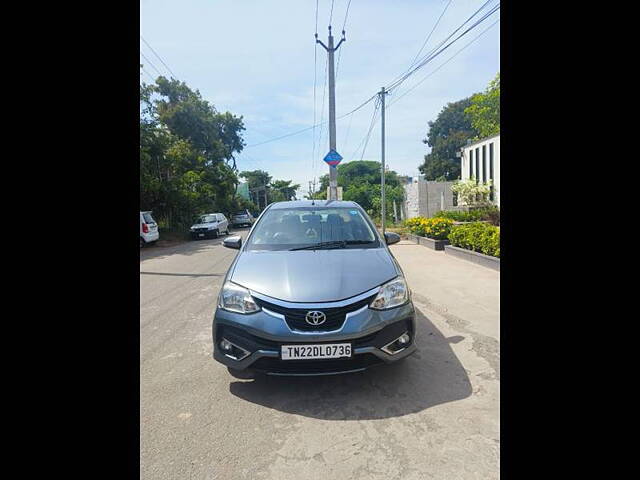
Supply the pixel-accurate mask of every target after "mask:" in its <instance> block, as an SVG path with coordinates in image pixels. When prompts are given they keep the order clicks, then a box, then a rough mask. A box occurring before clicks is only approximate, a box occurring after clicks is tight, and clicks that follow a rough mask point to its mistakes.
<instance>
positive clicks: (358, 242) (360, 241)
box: [346, 240, 376, 245]
mask: <svg viewBox="0 0 640 480" xmlns="http://www.w3.org/2000/svg"><path fill="white" fill-rule="evenodd" d="M346 243H347V245H365V244H367V243H376V241H375V240H347V241H346Z"/></svg>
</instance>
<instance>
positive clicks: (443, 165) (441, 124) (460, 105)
mask: <svg viewBox="0 0 640 480" xmlns="http://www.w3.org/2000/svg"><path fill="white" fill-rule="evenodd" d="M469 106H471V99H470V98H465V99H463V100H459V101H457V102H452V103H448V104H447V105H446V106H445V107H444V108H443V109H442V110H441V111H440V113H439V114H438V117H437V118H436V119H435V121H430V122H429V123H428V125H429V132H428V133H427V138H426V139H424V140H423V141H422V142H423V143H425V144H427V145H429V146H430V147H431V152H430V153H428V154H427V155H425V157H424V163H423V164H422V165H420V166H419V167H418V169H419V170H420V172H422V173H423V174H424V176H425V178H426V179H427V180H435V179H437V178H440V177H444V178H445V179H446V180H455V179H457V178H459V177H460V159H459V158H458V157H456V153H457V152H459V151H460V149H461V148H462V147H463V146H464V145H465V144H466V142H467V140H469V139H472V138H474V137H476V136H477V134H478V132H477V131H476V130H475V129H474V128H473V126H472V125H471V121H470V120H469V118H468V117H467V116H466V115H465V113H464V112H465V109H467V108H468V107H469Z"/></svg>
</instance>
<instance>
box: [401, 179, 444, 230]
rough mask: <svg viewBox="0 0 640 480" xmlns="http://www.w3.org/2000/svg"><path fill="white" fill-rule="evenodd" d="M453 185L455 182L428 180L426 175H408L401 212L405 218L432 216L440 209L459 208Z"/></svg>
mask: <svg viewBox="0 0 640 480" xmlns="http://www.w3.org/2000/svg"><path fill="white" fill-rule="evenodd" d="M451 185H453V182H435V181H427V180H425V179H424V175H420V176H417V177H407V178H406V183H405V184H404V203H403V205H402V213H401V215H402V217H403V219H407V218H414V217H427V218H430V217H433V216H434V215H435V214H436V212H438V211H440V210H457V207H454V199H453V192H451Z"/></svg>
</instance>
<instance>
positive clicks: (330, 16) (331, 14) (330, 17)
mask: <svg viewBox="0 0 640 480" xmlns="http://www.w3.org/2000/svg"><path fill="white" fill-rule="evenodd" d="M333 2H334V0H331V13H330V14H329V26H331V20H332V19H333Z"/></svg>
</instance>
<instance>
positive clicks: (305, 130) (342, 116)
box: [245, 93, 378, 148]
mask: <svg viewBox="0 0 640 480" xmlns="http://www.w3.org/2000/svg"><path fill="white" fill-rule="evenodd" d="M377 95H378V94H377V93H375V94H373V95H372V96H371V97H369V98H368V99H367V100H365V101H364V102H362V103H361V104H360V105H358V106H357V107H356V108H354V109H353V110H351V111H349V112H347V113H345V114H344V115H341V116H340V117H338V118H337V120H340V119H342V118H345V117H347V116H349V115H351V114H352V113H354V112H356V111H358V110H360V109H361V108H362V107H364V106H365V105H366V104H367V103H369V102H370V101H371V100H373V99H374V98H376V97H377ZM327 123H329V122H328V120H327V121H324V122H322V123H318V124H316V125H311V126H310V127H306V128H303V129H301V130H297V131H295V132H291V133H287V134H285V135H281V136H279V137H275V138H270V139H268V140H265V141H263V142H259V143H254V144H252V145H246V146H245V148H250V147H257V146H258V145H263V144H265V143H270V142H275V141H276V140H281V139H283V138H287V137H291V136H293V135H298V134H300V133H304V132H308V131H309V130H311V129H313V128H315V127H318V126H320V125H325V124H327Z"/></svg>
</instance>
